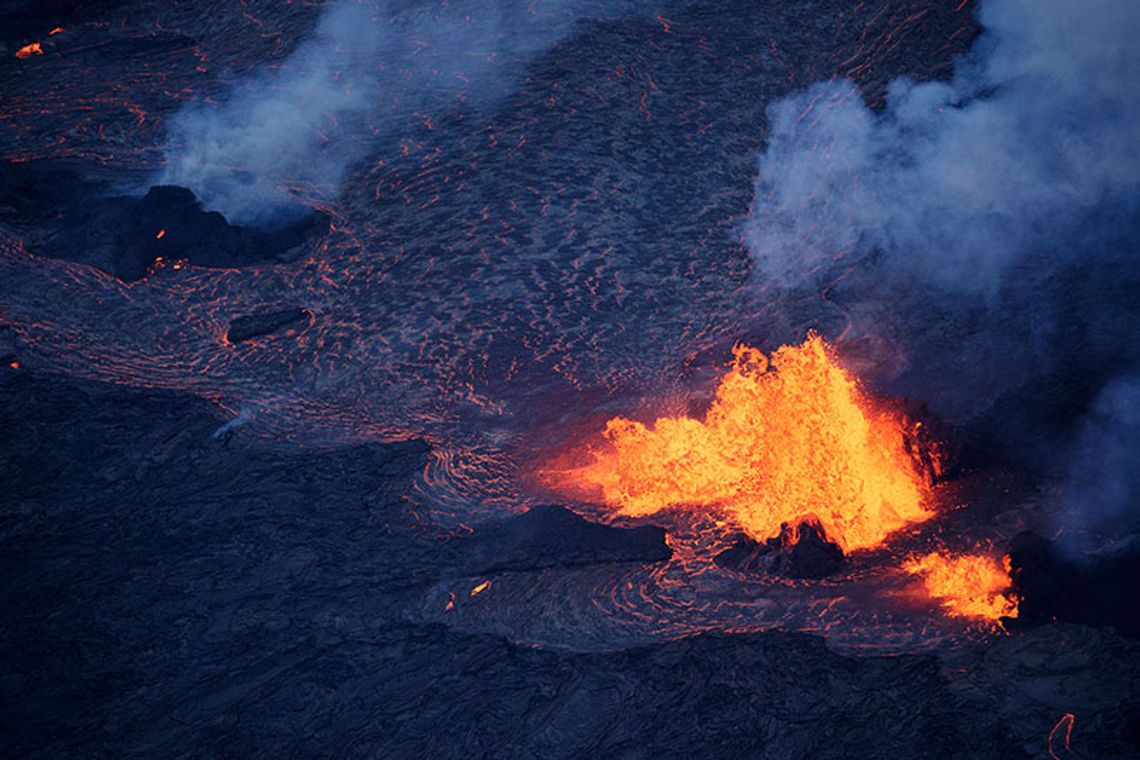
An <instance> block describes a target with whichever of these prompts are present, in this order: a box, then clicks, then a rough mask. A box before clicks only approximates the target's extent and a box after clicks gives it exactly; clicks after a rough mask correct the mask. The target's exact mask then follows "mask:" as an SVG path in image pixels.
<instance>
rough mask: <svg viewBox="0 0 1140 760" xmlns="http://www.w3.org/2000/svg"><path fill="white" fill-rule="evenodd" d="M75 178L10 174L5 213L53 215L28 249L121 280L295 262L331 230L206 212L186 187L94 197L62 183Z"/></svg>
mask: <svg viewBox="0 0 1140 760" xmlns="http://www.w3.org/2000/svg"><path fill="white" fill-rule="evenodd" d="M73 176H74V173H71V172H68V171H66V170H62V169H57V168H50V167H49V168H45V169H44V174H43V175H38V174H35V173H33V174H31V175H28V174H27V172H13V171H9V172H7V175H6V176H5V177H3V178H2V179H3V180H4V182H3V186H0V217H3V216H6V217H10V218H16V219H20V218H28V217H39V218H41V219H44V218H48V219H52V223H51V224H50V226H48V229H47V230H46V231H44V232H40V233H38V234H37V233H33V234H31V235H29V238H28V241H27V247H28V250H30V251H31V252H32V253H36V254H39V255H42V256H48V257H51V258H57V259H65V260H67V261H78V262H82V263H85V264H90V265H92V266H94V267H97V268H99V269H101V270H103V271H104V272H107V273H108V274H110V275H113V276H115V277H118V278H119V279H120V280H123V281H124V282H130V281H133V280H138V279H140V278H142V277H144V276H146V275H147V273H148V272H150V271H152V270H153V269H155V268H162V267H163V266H166V265H175V266H181V265H184V264H188V265H191V266H196V267H206V268H239V267H243V266H249V265H254V264H262V263H272V262H289V261H294V260H295V259H297V258H299V257H300V256H302V255H303V254H304V252H305V251H306V250H307V246H308V245H310V244H311V243H312V241H313V240H314V239H316V238H317V237H319V236H320V235H321V234H322V233H323V232H324V231H325V230H326V229H327V228H328V217H327V216H325V215H324V214H322V213H319V212H314V213H312V214H310V215H308V216H307V217H305V218H304V219H302V220H300V221H299V222H296V223H293V224H290V225H287V226H284V227H279V228H277V229H271V230H261V229H254V228H248V227H239V226H237V225H232V224H230V223H229V222H227V221H226V219H225V217H224V216H222V215H221V214H220V213H218V212H216V211H205V210H204V209H203V208H202V206H201V204H200V203H199V201H198V199H197V198H196V197H195V196H194V194H193V193H192V192H191V191H190V190H187V189H186V188H184V187H175V186H159V187H152V188H151V189H150V190H149V192H147V194H146V195H145V196H144V197H142V198H133V197H127V196H119V197H91V193H90V192H83V191H80V190H73V191H70V192H69V191H68V190H66V189H63V188H61V187H59V185H64V186H66V183H67V182H68V180H69V178H71V177H73Z"/></svg>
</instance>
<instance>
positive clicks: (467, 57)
mask: <svg viewBox="0 0 1140 760" xmlns="http://www.w3.org/2000/svg"><path fill="white" fill-rule="evenodd" d="M640 4H641V3H627V4H624V5H623V7H622V12H629V9H630V7H632V6H638V5H640ZM587 7H588V5H587V4H586V3H585V2H578V3H573V2H571V1H570V0H554V1H548V2H541V1H540V2H524V1H523V0H494V1H493V2H478V0H459V1H458V2H442V3H438V4H436V3H431V2H397V1H396V0H391V1H386V0H369V1H362V0H336V2H334V3H332V4H330V5H329V6H328V7H327V8H326V9H325V10H324V12H323V13H322V15H321V18H320V21H319V22H318V24H317V27H316V30H315V31H314V33H313V35H312V36H311V37H310V38H309V39H308V40H306V41H304V42H302V43H301V44H300V45H299V46H298V47H297V48H296V50H295V51H294V52H293V53H292V55H291V56H290V57H289V58H288V59H287V60H286V61H284V62H283V63H282V64H281V65H280V66H278V67H276V68H265V69H262V70H260V71H258V72H255V73H254V74H252V75H251V76H249V77H247V78H246V79H244V80H243V81H241V82H239V83H238V84H237V85H235V86H234V87H233V88H232V89H231V91H230V92H228V93H225V94H224V96H223V98H222V100H223V102H222V105H220V106H219V107H210V106H208V105H206V104H194V105H192V106H190V107H188V108H186V109H184V110H183V111H182V112H181V113H180V114H178V115H177V116H176V117H175V118H174V119H173V120H172V121H171V125H170V131H169V135H168V144H167V148H166V159H167V161H166V163H167V169H166V170H165V171H164V172H163V174H162V176H161V177H159V178H158V180H157V181H158V182H161V183H165V184H178V185H183V186H186V187H189V188H190V189H191V190H193V191H194V192H195V193H196V194H197V195H198V197H199V199H201V200H202V201H203V203H204V205H205V206H206V207H207V208H208V209H212V210H218V211H221V212H222V213H223V214H224V215H225V216H226V217H227V218H228V219H229V220H230V221H231V222H234V223H239V224H273V223H275V222H281V221H288V220H289V219H290V217H295V216H298V215H300V214H301V213H303V212H304V211H305V206H304V205H303V201H306V200H307V201H309V202H311V201H313V200H328V199H330V198H331V197H332V196H334V195H335V193H336V192H337V190H338V189H339V186H340V184H341V181H342V180H343V178H344V176H345V173H346V172H347V171H348V169H349V167H350V166H351V165H352V164H353V163H354V162H356V161H358V160H360V159H361V158H363V157H364V156H365V155H366V154H368V153H369V152H370V151H376V150H378V149H380V150H382V149H383V148H384V147H385V146H389V147H390V146H391V145H394V144H395V142H396V140H398V138H399V137H401V136H402V135H404V134H407V130H409V129H410V128H412V126H413V125H414V124H417V123H419V122H418V121H416V120H414V118H413V114H414V112H416V111H425V110H428V111H432V112H433V114H434V115H436V118H439V116H440V115H441V113H440V110H443V111H447V110H452V109H457V108H461V109H479V108H481V107H484V106H486V105H488V104H490V103H492V102H494V101H495V100H496V99H497V98H498V97H499V96H501V95H502V94H503V93H504V92H506V90H507V88H508V87H509V85H510V84H511V83H512V82H513V81H514V76H515V75H516V74H517V73H518V71H519V69H521V67H522V66H524V65H525V64H526V62H527V61H528V60H529V59H530V58H531V57H532V56H533V55H535V54H536V53H538V52H540V51H542V50H543V49H545V48H548V47H550V46H552V45H553V44H555V43H556V42H558V41H559V40H560V39H561V38H563V37H564V36H565V35H567V34H569V33H570V32H571V31H572V30H573V28H574V25H575V22H576V21H577V19H578V18H580V17H581V15H582V12H583V10H584V9H585V8H587ZM594 10H595V11H596V9H594ZM605 15H606V14H605V13H601V12H595V13H593V14H592V15H591V17H592V18H604V17H605ZM436 109H440V110H436Z"/></svg>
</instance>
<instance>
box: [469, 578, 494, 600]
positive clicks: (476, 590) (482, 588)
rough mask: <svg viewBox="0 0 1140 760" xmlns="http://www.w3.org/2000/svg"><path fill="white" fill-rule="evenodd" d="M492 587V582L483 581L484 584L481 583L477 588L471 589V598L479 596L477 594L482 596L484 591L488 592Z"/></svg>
mask: <svg viewBox="0 0 1140 760" xmlns="http://www.w3.org/2000/svg"><path fill="white" fill-rule="evenodd" d="M490 586H491V581H483V582H482V583H480V584H479V585H478V586H476V587H475V588H473V589H471V596H475V595H477V594H481V593H483V592H484V591H486V590H487V589H488V588H490Z"/></svg>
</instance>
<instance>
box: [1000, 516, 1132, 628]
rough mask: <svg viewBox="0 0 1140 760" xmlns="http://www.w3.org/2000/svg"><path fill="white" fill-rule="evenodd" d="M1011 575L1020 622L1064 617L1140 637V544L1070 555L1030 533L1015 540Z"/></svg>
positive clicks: (1012, 548) (1072, 621)
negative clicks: (1095, 554) (1102, 552)
mask: <svg viewBox="0 0 1140 760" xmlns="http://www.w3.org/2000/svg"><path fill="white" fill-rule="evenodd" d="M1009 558H1010V565H1011V569H1010V576H1011V578H1012V579H1013V591H1014V592H1015V593H1016V594H1017V595H1018V597H1019V599H1020V603H1019V606H1018V615H1017V620H1016V623H1017V624H1019V625H1041V624H1045V623H1053V622H1056V621H1058V620H1061V621H1065V622H1070V623H1081V624H1084V625H1092V626H1111V627H1113V628H1115V629H1116V630H1117V631H1119V632H1120V633H1121V634H1122V635H1124V636H1128V637H1130V638H1140V606H1138V605H1137V604H1136V593H1137V589H1140V546H1137V545H1132V546H1129V547H1125V548H1122V549H1118V550H1116V551H1114V552H1111V553H1109V554H1106V555H1103V556H1099V557H1082V558H1080V559H1079V560H1076V559H1071V558H1069V557H1067V556H1066V555H1065V554H1064V553H1063V552H1062V551H1061V550H1060V549H1059V548H1058V547H1056V546H1055V545H1054V544H1052V543H1051V542H1049V541H1047V540H1046V539H1044V538H1042V537H1041V536H1038V535H1037V534H1035V533H1030V532H1028V531H1025V532H1022V533H1019V534H1017V535H1016V536H1014V537H1013V540H1012V541H1010V544H1009Z"/></svg>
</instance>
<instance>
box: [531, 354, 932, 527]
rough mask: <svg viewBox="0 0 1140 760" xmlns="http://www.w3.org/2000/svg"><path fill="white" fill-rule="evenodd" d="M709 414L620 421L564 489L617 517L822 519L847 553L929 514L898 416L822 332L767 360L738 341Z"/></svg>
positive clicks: (556, 475)
mask: <svg viewBox="0 0 1140 760" xmlns="http://www.w3.org/2000/svg"><path fill="white" fill-rule="evenodd" d="M733 355H734V357H735V358H734V361H733V364H732V369H731V370H730V371H729V372H728V373H727V374H726V375H725V376H724V377H722V378H721V380H720V383H719V386H718V387H717V390H716V398H715V400H714V401H713V402H712V405H711V407H710V408H709V411H708V413H707V415H706V416H705V419H703V420H700V419H693V418H689V417H665V418H660V419H658V420H657V421H656V422H655V423H654V424H653V425H652V426H646V425H644V424H642V423H640V422H635V421H633V420H629V419H625V418H623V417H616V418H614V419H611V420H610V421H609V422H608V423H607V424H606V428H605V431H604V438H605V441H604V443H603V444H602V445H601V446H595V447H592V448H591V450H590V452H589V454H590V459H591V460H592V461H590V462H589V463H588V464H585V465H584V466H581V467H576V468H572V469H563V470H556V471H548V473H547V475H548V476H549V477H551V479H552V481H553V483H554V484H555V486H556V487H559V488H562V489H563V490H568V491H579V492H582V491H585V492H588V493H591V494H592V495H594V494H598V493H599V492H600V495H601V498H602V500H603V501H604V502H605V503H607V504H609V505H611V506H614V507H616V508H617V513H618V514H620V515H629V516H641V515H649V514H653V513H655V512H658V511H659V510H662V509H664V508H666V507H670V506H675V507H681V508H688V509H704V508H712V507H719V508H722V509H724V510H725V511H726V512H727V514H728V516H729V517H730V518H731V519H733V520H734V521H735V522H736V523H738V524H739V526H740V528H741V529H743V530H744V531H745V532H747V533H749V534H750V535H752V536H753V537H754V538H757V539H764V538H767V537H770V536H773V535H775V534H777V533H778V532H779V530H780V525H781V523H783V522H788V521H796V520H798V519H801V518H804V517H807V516H810V515H814V516H815V517H817V518H818V519H819V521H820V523H821V524H822V525H823V527H824V530H825V531H826V532H827V534H828V536H829V537H830V538H831V539H832V540H834V541H836V542H838V543H839V544H840V546H841V547H843V548H844V549H845V550H851V549H859V548H865V547H869V546H873V545H876V544H878V543H880V542H882V541H883V539H884V538H885V537H886V536H887V535H888V534H889V533H891V532H892V531H895V530H898V529H899V528H901V527H903V526H905V525H908V524H910V523H915V522H920V521H922V520H925V519H926V518H927V517H928V516H929V513H928V512H927V511H926V510H925V508H924V506H923V500H924V497H925V496H926V494H927V490H928V489H927V485H926V483H925V481H924V480H923V478H922V477H921V476H920V475H919V473H918V470H917V468H916V465H915V463H914V461H913V460H912V459H911V456H910V455H909V454H908V453H907V450H906V446H905V443H904V426H905V421H904V419H903V416H902V415H901V414H898V413H895V412H891V411H888V410H886V409H877V408H876V405H875V404H874V403H873V401H872V399H871V398H870V397H868V396H867V395H866V394H864V393H863V391H861V390H860V388H859V387H858V385H857V384H856V382H855V380H854V379H853V378H852V377H851V376H850V375H849V374H848V373H847V372H846V371H845V370H844V369H843V368H841V367H840V366H839V365H838V364H836V362H835V361H834V359H833V357H832V356H831V352H830V349H829V348H828V346H827V345H826V344H825V343H824V341H823V340H822V338H820V337H819V336H818V335H815V334H814V333H813V334H809V335H808V337H807V339H806V340H805V341H804V343H803V344H802V345H799V346H784V347H782V348H780V349H778V350H777V351H775V352H774V353H773V354H772V356H771V359H770V360H769V358H768V357H766V356H765V355H764V354H763V353H761V352H760V351H758V350H757V349H755V348H750V347H748V346H744V345H737V346H736V347H735V348H734V349H733Z"/></svg>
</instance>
